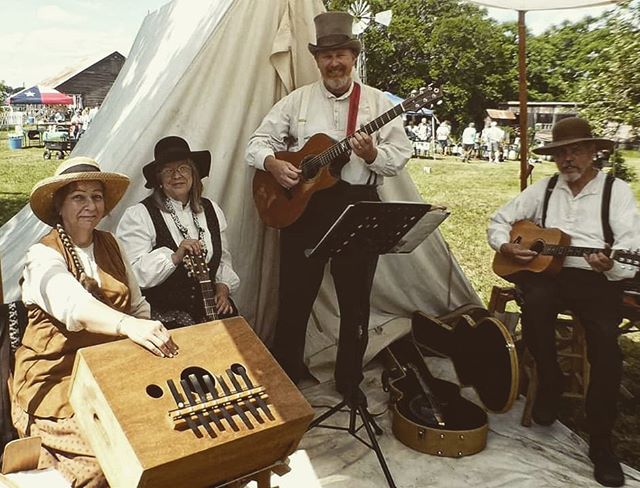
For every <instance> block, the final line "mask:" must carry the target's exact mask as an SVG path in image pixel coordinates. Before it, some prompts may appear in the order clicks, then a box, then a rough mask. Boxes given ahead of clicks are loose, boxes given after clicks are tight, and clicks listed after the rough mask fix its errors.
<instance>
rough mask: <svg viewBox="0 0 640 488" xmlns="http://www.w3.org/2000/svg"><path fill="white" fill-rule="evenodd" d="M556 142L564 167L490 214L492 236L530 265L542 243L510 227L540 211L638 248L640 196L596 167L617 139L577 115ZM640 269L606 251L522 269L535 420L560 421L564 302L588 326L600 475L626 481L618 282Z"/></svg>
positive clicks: (602, 244) (594, 452) (582, 242)
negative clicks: (537, 269)
mask: <svg viewBox="0 0 640 488" xmlns="http://www.w3.org/2000/svg"><path fill="white" fill-rule="evenodd" d="M552 133H553V141H552V142H551V143H550V144H547V145H546V146H542V147H538V148H536V149H534V152H535V153H536V154H549V155H551V156H552V157H553V159H554V161H555V163H556V165H557V167H558V171H559V175H556V176H553V177H547V178H543V179H541V180H540V181H538V182H536V183H535V184H533V185H531V186H530V187H528V188H527V189H526V190H524V191H523V192H522V193H520V194H519V195H518V196H517V197H516V198H514V199H513V200H512V201H511V202H509V203H507V204H506V205H505V206H504V207H502V208H501V209H500V210H498V211H497V212H496V214H495V215H494V216H493V217H492V218H491V221H490V224H489V229H488V239H489V244H490V245H491V247H492V248H493V249H495V250H496V251H497V252H500V253H502V254H504V255H506V256H508V257H510V258H511V259H513V260H514V261H516V262H519V263H522V264H526V263H528V262H530V261H532V260H534V259H535V258H536V252H534V251H532V250H530V249H526V248H524V247H522V246H521V245H520V244H518V242H514V241H511V240H510V235H509V233H510V231H511V226H512V225H513V224H514V223H515V222H517V221H520V220H531V221H533V222H535V223H536V224H537V225H539V226H541V227H547V228H558V229H560V230H562V231H563V232H564V233H566V234H568V235H569V236H570V237H571V245H572V246H580V247H587V248H591V249H604V248H607V247H611V248H613V249H636V248H638V247H639V246H640V236H639V229H640V226H638V222H639V221H638V212H637V205H636V201H635V198H634V195H633V192H632V191H631V189H630V187H629V185H627V184H626V183H625V182H624V181H622V180H618V179H615V178H612V177H608V176H606V175H605V174H604V173H602V172H601V171H599V170H598V169H596V168H595V167H594V164H593V163H594V156H595V154H596V151H598V150H601V149H611V148H612V146H613V142H612V141H610V140H607V139H600V138H595V137H593V136H592V134H591V128H590V127H589V124H588V122H587V121H585V120H583V119H580V118H577V117H570V118H567V119H563V120H561V121H560V122H558V123H557V124H555V125H554V127H553V131H552ZM634 273H635V269H633V268H631V267H627V266H624V265H622V264H621V263H619V262H616V261H614V260H612V259H611V258H610V257H609V255H608V254H607V253H604V252H596V253H592V254H588V253H585V255H584V256H578V257H566V258H565V259H564V263H563V267H562V269H561V270H560V272H559V273H558V274H556V275H554V276H549V275H546V274H540V273H532V272H528V271H523V272H520V273H517V275H516V276H515V277H514V279H513V281H514V282H515V283H516V285H517V287H518V290H519V292H520V295H521V298H522V303H521V306H522V324H523V335H524V340H525V343H526V345H527V347H528V349H529V351H531V354H532V355H533V357H534V358H535V361H536V368H537V372H538V377H539V388H538V392H537V395H536V400H535V402H534V406H533V420H534V421H535V422H536V423H538V424H540V425H550V424H552V423H553V422H554V421H555V420H556V418H557V414H558V406H559V402H560V396H561V394H562V390H563V386H564V385H563V383H564V376H563V374H562V373H561V370H560V368H559V366H558V362H557V357H556V342H555V330H554V324H555V319H556V316H557V314H558V313H559V312H561V311H563V310H571V311H572V313H574V314H576V315H577V316H578V317H579V319H580V321H581V322H582V324H583V325H584V327H585V331H586V338H587V355H588V359H589V362H590V364H591V373H590V378H589V391H588V393H587V399H586V405H585V408H586V417H587V424H588V430H589V436H590V438H589V457H590V458H591V460H592V461H593V463H594V477H595V479H596V480H597V481H598V482H599V483H601V484H602V485H604V486H622V485H623V484H624V475H623V473H622V470H621V468H620V463H619V462H618V460H617V458H616V456H615V455H614V453H613V451H612V447H611V431H612V429H613V424H614V422H615V419H616V415H617V407H616V403H617V395H618V390H619V388H620V379H621V375H622V354H621V352H620V348H619V346H618V324H619V323H620V321H621V307H620V306H621V304H622V295H621V293H622V291H621V289H620V288H619V287H618V286H617V282H618V281H619V280H621V279H624V278H630V277H632V276H633V275H634Z"/></svg>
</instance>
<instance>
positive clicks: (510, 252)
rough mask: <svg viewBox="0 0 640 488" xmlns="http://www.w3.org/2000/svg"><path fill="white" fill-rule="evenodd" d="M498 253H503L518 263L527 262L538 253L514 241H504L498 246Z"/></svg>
mask: <svg viewBox="0 0 640 488" xmlns="http://www.w3.org/2000/svg"><path fill="white" fill-rule="evenodd" d="M500 254H504V255H505V256H507V257H509V258H511V259H513V260H514V261H517V262H518V263H528V262H529V261H531V260H532V259H533V258H535V257H536V256H537V255H538V253H537V252H535V251H532V250H531V249H526V248H524V247H522V246H521V245H520V244H517V243H515V242H506V243H504V244H503V245H502V246H500Z"/></svg>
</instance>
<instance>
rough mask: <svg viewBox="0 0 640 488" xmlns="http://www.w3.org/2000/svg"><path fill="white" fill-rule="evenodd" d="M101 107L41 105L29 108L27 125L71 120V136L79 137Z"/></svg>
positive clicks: (73, 137)
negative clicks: (82, 107)
mask: <svg viewBox="0 0 640 488" xmlns="http://www.w3.org/2000/svg"><path fill="white" fill-rule="evenodd" d="M98 108H99V107H97V106H96V107H91V108H89V107H85V108H84V109H81V108H78V107H66V106H41V107H40V108H34V109H31V110H27V113H26V115H27V116H26V123H27V125H34V124H46V123H49V122H51V123H55V124H59V123H63V122H69V123H70V124H69V137H70V138H72V139H78V138H79V137H80V136H81V135H82V134H83V133H84V132H85V131H86V130H87V128H88V127H89V124H90V123H91V121H92V120H93V118H94V117H95V115H96V113H97V112H98Z"/></svg>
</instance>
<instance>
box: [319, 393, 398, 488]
mask: <svg viewBox="0 0 640 488" xmlns="http://www.w3.org/2000/svg"><path fill="white" fill-rule="evenodd" d="M352 398H354V399H355V400H354V401H353V402H349V401H347V400H342V401H341V402H340V403H338V404H337V405H335V406H333V407H331V408H330V409H329V410H327V411H326V412H325V413H323V414H322V415H320V416H319V417H318V418H317V419H315V420H314V421H313V422H311V424H310V425H309V429H308V430H311V429H313V428H314V427H322V428H324V429H333V430H342V431H346V432H348V433H349V434H351V435H352V436H353V437H355V438H356V439H357V440H359V441H360V442H361V443H362V444H364V445H365V446H367V447H368V448H369V449H372V450H373V451H374V452H375V453H376V457H377V458H378V462H379V463H380V467H381V468H382V472H383V473H384V477H385V478H386V479H387V484H388V485H389V487H390V488H396V484H395V483H394V481H393V477H392V476H391V471H389V467H388V466H387V461H386V460H385V458H384V454H382V449H380V444H378V440H377V439H376V434H377V435H382V429H381V428H380V427H379V426H378V424H377V423H376V422H375V420H374V419H373V417H372V416H371V413H369V410H367V400H366V397H365V395H364V392H362V391H361V390H360V389H359V388H358V394H356V395H353V396H352ZM345 407H347V408H348V409H349V427H340V426H337V425H323V424H322V422H324V421H325V420H327V419H328V418H329V417H331V416H332V415H334V414H335V413H337V412H341V411H342V409H343V408H345ZM356 415H360V420H361V421H362V425H360V426H359V427H358V428H356ZM362 427H364V428H365V430H366V431H367V435H368V436H369V441H370V442H367V441H366V440H364V439H363V438H362V437H360V436H359V435H358V431H359V430H360V429H361V428H362Z"/></svg>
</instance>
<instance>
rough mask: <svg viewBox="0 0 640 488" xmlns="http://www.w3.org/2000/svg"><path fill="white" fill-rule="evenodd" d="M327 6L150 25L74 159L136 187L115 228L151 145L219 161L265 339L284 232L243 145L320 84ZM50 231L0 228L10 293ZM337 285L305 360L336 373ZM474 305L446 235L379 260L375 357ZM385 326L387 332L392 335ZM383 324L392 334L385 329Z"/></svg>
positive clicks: (190, 10) (247, 292)
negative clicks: (277, 106) (415, 326)
mask: <svg viewBox="0 0 640 488" xmlns="http://www.w3.org/2000/svg"><path fill="white" fill-rule="evenodd" d="M323 9H324V7H323V5H322V2H321V0H313V1H309V0H271V1H269V2H255V1H250V0H197V1H196V0H174V1H173V2H171V3H169V4H167V5H165V6H164V7H162V8H161V9H159V10H158V11H156V12H153V13H151V14H149V15H148V16H147V18H146V19H145V21H144V23H143V25H142V27H141V29H140V32H139V34H138V36H137V38H136V40H135V42H134V45H133V47H132V50H131V53H130V54H129V57H128V58H127V62H126V64H125V65H124V67H123V69H122V71H121V72H120V75H119V77H118V79H117V80H116V82H115V83H114V85H113V88H112V89H111V92H110V93H109V95H108V97H107V99H106V100H105V103H104V105H103V106H102V108H101V109H100V111H99V113H98V115H97V116H96V118H95V119H94V120H93V122H92V125H91V127H90V128H89V130H88V131H87V133H86V134H84V136H83V138H82V139H81V140H80V142H79V144H78V145H77V146H76V148H75V150H74V155H86V156H91V157H93V158H96V159H97V160H98V161H100V162H101V164H102V166H103V168H104V169H106V170H112V171H119V172H123V173H126V174H128V175H129V176H130V178H131V186H130V189H129V191H128V192H127V195H126V196H125V198H124V199H123V200H122V202H121V203H120V204H119V205H118V207H117V208H116V209H115V210H114V211H113V213H112V215H111V216H110V217H108V218H106V219H105V220H104V222H103V225H102V227H103V228H106V229H108V230H113V229H114V228H115V225H116V223H117V221H118V219H119V217H120V216H121V214H122V212H123V210H124V209H125V208H126V207H127V206H129V205H132V204H134V203H136V202H138V201H140V200H141V199H142V198H143V197H144V196H145V195H146V194H147V190H145V189H144V186H143V185H144V180H143V177H142V171H141V168H142V166H143V165H144V164H145V163H147V162H149V161H150V160H151V159H152V154H153V146H154V144H155V142H156V141H157V140H158V139H160V138H161V137H163V136H166V135H180V136H183V137H185V138H186V139H187V140H188V141H189V144H190V145H191V147H192V148H194V149H197V150H200V149H209V150H210V151H211V153H212V159H213V164H212V171H211V176H210V177H209V178H208V179H205V180H204V183H205V196H208V197H210V198H212V199H214V200H216V201H217V202H219V203H220V205H221V206H222V208H223V209H224V211H225V214H226V217H227V220H228V222H229V244H230V249H231V252H232V254H233V258H234V268H235V269H236V270H237V272H238V274H239V275H240V279H241V287H240V291H239V295H238V296H237V297H236V302H237V304H238V306H239V308H240V310H241V312H242V313H243V315H244V316H245V317H246V318H247V320H248V321H249V323H251V324H252V325H253V326H254V328H255V330H256V331H257V332H258V334H259V335H260V336H261V337H262V338H263V339H264V340H265V341H267V342H268V341H269V339H270V337H271V333H272V329H273V324H274V321H275V317H276V313H277V310H276V304H277V303H278V301H277V296H276V294H277V279H278V277H277V249H278V247H277V232H276V231H274V230H272V229H267V228H265V227H264V226H263V225H262V223H261V222H260V221H259V219H258V216H257V213H256V211H255V208H254V205H253V199H252V196H251V180H252V176H253V171H254V170H253V169H252V168H250V167H248V166H247V164H246V163H245V162H244V160H243V158H244V152H245V147H246V143H247V140H248V138H249V136H250V135H251V133H252V132H253V130H254V129H255V128H256V127H257V125H258V124H259V123H260V121H261V120H262V117H263V116H264V114H265V113H266V112H267V111H268V110H269V109H270V108H271V106H272V105H273V104H274V103H275V102H276V101H277V100H279V99H280V98H281V97H282V96H284V95H285V94H287V93H288V92H290V91H291V90H292V89H294V88H295V87H297V86H300V85H302V84H305V83H308V82H311V81H313V80H315V79H316V78H317V76H318V73H317V69H316V67H315V63H314V61H313V58H312V57H311V56H310V54H309V52H308V50H307V44H308V42H310V41H313V40H314V34H315V33H314V24H313V17H314V16H315V15H317V14H318V13H319V12H321V11H322V10H323ZM382 193H383V198H385V199H388V200H420V196H419V195H418V193H417V191H416V189H415V187H414V185H413V183H412V182H411V180H410V178H409V176H408V175H407V174H403V175H402V176H399V177H396V178H392V179H389V181H388V183H386V184H385V188H384V190H383V192H382ZM46 230H47V228H46V227H45V226H44V225H43V224H41V223H39V222H38V221H37V219H36V218H35V217H34V216H33V215H32V214H31V212H30V210H29V209H28V208H24V209H22V210H21V211H20V212H19V213H18V214H17V215H16V216H15V217H14V218H13V219H12V220H11V221H9V222H8V223H7V224H6V225H5V226H3V227H2V228H1V229H0V255H1V256H2V266H3V273H2V274H3V278H4V289H5V294H6V296H7V298H8V299H15V298H17V297H18V296H19V289H18V287H17V283H18V280H19V277H20V274H21V271H22V266H23V257H24V253H25V251H26V249H27V247H28V246H29V245H30V244H32V243H34V242H36V241H37V240H38V239H39V238H40V236H41V235H43V234H44V233H45V232H46ZM334 295H335V293H334V291H333V288H332V284H331V283H330V280H326V282H325V284H324V285H323V289H322V291H321V295H320V299H319V300H318V301H317V303H316V307H315V308H314V312H313V315H312V319H311V321H312V326H311V327H309V340H308V347H307V353H308V356H309V357H310V361H311V364H312V366H316V365H318V364H320V363H322V362H327V363H330V362H331V361H332V360H333V356H334V354H335V347H334V345H335V342H336V338H337V329H338V323H339V317H338V310H337V305H336V303H335V298H334ZM469 301H478V298H477V296H476V294H475V293H474V291H473V289H472V288H471V286H470V285H469V283H468V282H467V280H466V278H465V277H464V275H463V273H462V271H461V270H460V268H459V267H458V265H457V264H456V262H455V260H454V259H453V257H452V256H451V254H450V252H449V250H448V248H447V246H446V244H445V242H444V241H443V239H442V238H441V237H440V235H439V234H437V235H432V236H431V237H430V238H429V239H428V240H427V241H426V242H425V243H424V244H423V245H422V246H421V247H419V248H418V249H417V250H415V251H414V252H413V253H412V254H411V255H408V256H390V257H383V258H382V259H381V261H380V265H379V268H378V273H377V277H376V282H375V285H374V291H373V297H372V303H373V307H374V308H373V310H372V316H371V328H372V329H375V330H376V332H375V333H372V338H371V341H370V344H371V347H370V351H371V353H374V352H376V351H377V350H378V349H379V348H380V347H382V345H383V344H384V343H386V342H387V341H388V340H390V339H391V338H392V337H394V336H396V335H398V334H401V333H403V332H405V331H406V330H408V325H409V320H408V317H410V315H411V313H412V312H413V311H414V310H417V309H420V310H424V311H427V312H432V313H443V312H445V311H446V310H448V309H450V308H452V307H454V306H457V305H460V304H462V303H466V302H469ZM385 324H386V325H385ZM382 325H385V327H380V326H382Z"/></svg>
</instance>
